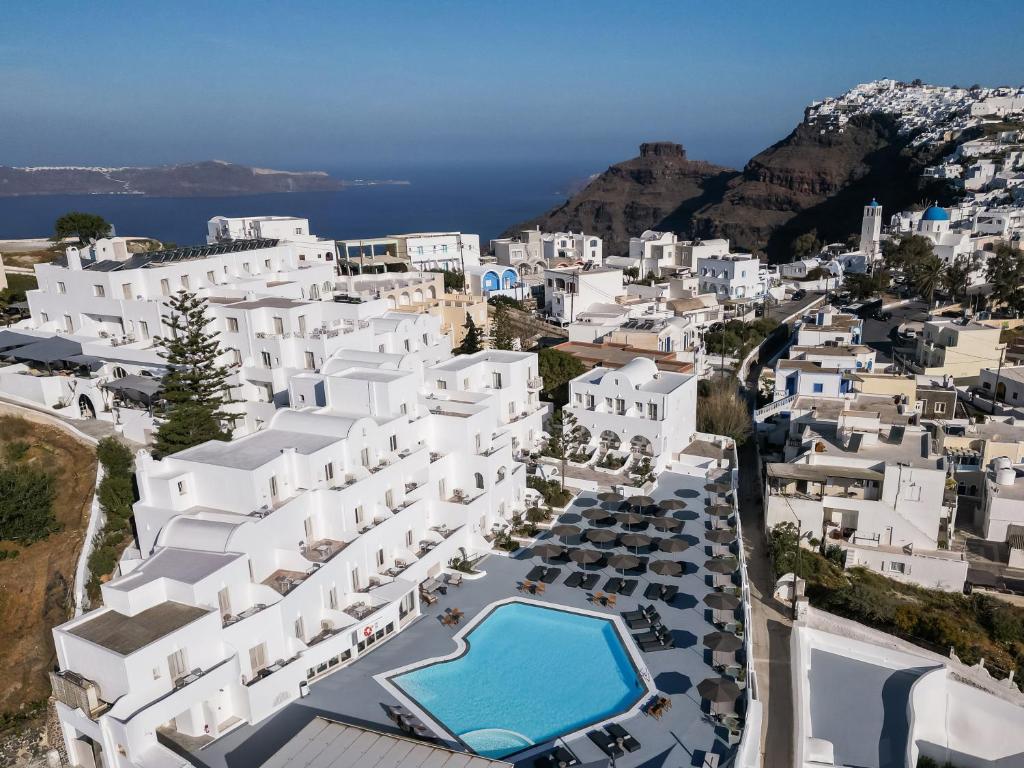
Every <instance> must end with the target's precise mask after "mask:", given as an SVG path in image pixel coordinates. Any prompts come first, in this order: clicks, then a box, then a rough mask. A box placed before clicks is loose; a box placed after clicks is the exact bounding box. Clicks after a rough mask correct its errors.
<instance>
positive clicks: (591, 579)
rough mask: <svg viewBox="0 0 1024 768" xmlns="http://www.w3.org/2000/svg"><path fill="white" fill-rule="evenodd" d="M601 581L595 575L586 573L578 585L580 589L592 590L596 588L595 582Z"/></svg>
mask: <svg viewBox="0 0 1024 768" xmlns="http://www.w3.org/2000/svg"><path fill="white" fill-rule="evenodd" d="M600 579H601V577H600V576H598V575H597V574H596V573H588V574H587V575H586V576H584V577H583V581H582V582H581V583H580V589H593V588H594V587H596V586H597V582H598V581H599V580H600Z"/></svg>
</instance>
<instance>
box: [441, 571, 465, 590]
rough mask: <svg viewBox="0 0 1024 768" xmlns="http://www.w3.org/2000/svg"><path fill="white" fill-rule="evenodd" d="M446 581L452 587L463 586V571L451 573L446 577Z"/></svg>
mask: <svg viewBox="0 0 1024 768" xmlns="http://www.w3.org/2000/svg"><path fill="white" fill-rule="evenodd" d="M445 583H446V584H448V586H450V587H461V586H462V574H461V573H449V574H448V575H447V576H446V577H445Z"/></svg>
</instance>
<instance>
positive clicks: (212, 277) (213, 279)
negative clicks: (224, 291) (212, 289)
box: [206, 270, 217, 285]
mask: <svg viewBox="0 0 1024 768" xmlns="http://www.w3.org/2000/svg"><path fill="white" fill-rule="evenodd" d="M206 282H208V283H210V284H211V285H216V284H217V276H216V275H215V274H214V272H213V270H210V271H209V272H207V273H206Z"/></svg>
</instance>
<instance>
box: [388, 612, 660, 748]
mask: <svg viewBox="0 0 1024 768" xmlns="http://www.w3.org/2000/svg"><path fill="white" fill-rule="evenodd" d="M463 639H464V640H465V641H466V644H467V646H468V648H467V649H466V650H465V652H464V653H463V654H462V655H460V656H459V657H458V658H455V659H450V660H448V661H439V662H431V663H429V664H428V665H426V666H422V667H419V668H417V669H413V670H410V671H407V672H403V673H400V674H396V675H394V676H392V677H390V678H388V679H389V681H390V682H391V683H392V684H393V685H395V686H397V687H398V688H399V689H400V690H401V691H402V692H403V693H405V694H406V695H407V696H409V697H410V698H411V699H413V700H414V701H415V702H416V703H417V704H419V706H420V707H422V708H423V709H424V710H426V711H427V712H429V713H430V715H431V716H432V717H433V718H434V719H435V720H437V721H438V722H439V723H440V724H441V725H443V726H444V727H445V728H447V729H448V730H449V731H450V732H451V733H452V734H453V735H455V736H457V737H458V738H459V739H460V740H461V741H462V742H463V743H465V744H466V746H468V747H469V748H470V749H472V750H473V751H474V752H476V753H477V754H480V755H484V756H486V757H493V758H501V757H505V756H506V755H510V754H512V753H513V752H518V751H520V750H522V749H525V748H527V747H529V746H532V745H533V744H539V743H541V742H544V741H548V740H550V739H553V738H555V737H556V736H560V735H562V734H565V733H570V732H572V731H576V730H579V729H581V728H583V727H585V726H587V725H589V724H591V723H595V722H598V721H600V720H605V719H608V718H610V717H614V716H615V715H617V714H619V713H621V712H624V711H626V710H627V709H629V708H630V707H632V706H633V705H634V704H635V703H636V702H637V701H639V700H640V698H641V697H643V695H644V694H645V693H646V691H647V687H646V686H645V685H644V683H643V681H642V680H641V677H640V673H639V672H638V670H637V668H636V666H635V665H634V663H633V660H632V659H631V658H630V656H629V653H628V652H627V651H626V649H625V647H624V645H623V641H622V638H621V637H620V635H619V632H618V630H617V629H616V628H615V625H614V624H613V623H612V622H611V621H610V620H609V619H605V618H601V617H598V616H589V615H585V614H581V613H575V612H571V611H565V610H559V609H556V608H548V607H544V606H539V605H533V604H528V603H522V602H511V603H506V604H504V605H500V606H498V607H497V608H494V609H493V610H492V611H491V612H490V613H489V614H487V615H486V616H485V618H483V619H482V620H481V621H480V622H479V623H478V624H477V625H476V626H475V627H473V628H472V629H471V630H470V631H469V632H468V633H467V634H466V635H465V637H464V638H463Z"/></svg>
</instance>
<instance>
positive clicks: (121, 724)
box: [53, 316, 542, 768]
mask: <svg viewBox="0 0 1024 768" xmlns="http://www.w3.org/2000/svg"><path fill="white" fill-rule="evenodd" d="M423 317H424V319H425V320H426V321H434V322H436V318H430V317H428V316H423ZM394 334H395V330H385V331H383V332H382V333H380V334H378V338H380V339H381V340H382V346H383V347H384V349H373V350H361V349H345V350H339V351H338V352H337V353H335V355H334V356H333V357H332V358H331V359H330V360H328V361H327V363H326V364H325V365H324V366H322V367H321V369H320V370H319V371H318V372H310V373H304V374H299V375H297V376H295V377H294V378H293V380H292V382H291V393H292V398H293V402H295V403H297V404H302V403H305V405H303V406H302V407H293V408H288V409H282V410H280V411H278V412H277V413H276V415H275V416H274V417H273V419H272V420H271V422H270V423H269V425H268V426H267V427H266V428H265V429H263V430H261V431H259V432H257V433H255V434H252V435H248V436H245V437H241V438H238V439H235V440H233V441H231V442H230V443H220V442H210V443H205V444H202V445H199V446H196V447H194V448H191V449H188V450H186V451H182V452H180V453H178V454H174V455H172V456H168V457H166V458H163V459H162V460H156V459H154V458H152V457H151V456H149V455H148V454H147V453H145V452H143V453H141V454H140V456H139V459H138V461H137V477H138V483H139V492H140V500H139V501H138V502H137V504H136V505H135V516H136V523H137V533H138V549H136V550H132V551H131V552H130V554H128V555H126V557H125V558H124V559H123V560H122V563H121V575H120V576H117V577H115V578H114V579H113V580H111V581H110V582H108V583H106V584H104V585H103V587H102V592H103V603H104V605H103V607H102V608H99V609H98V610H95V611H93V612H91V613H88V614H85V615H84V616H81V617H79V618H76V619H74V620H72V621H70V622H68V623H66V624H64V625H62V626H60V627H58V628H56V629H55V630H54V640H55V645H56V648H57V657H58V663H59V670H60V671H59V672H56V673H54V675H53V683H54V690H55V694H56V697H57V704H56V708H57V714H58V717H59V719H60V727H61V732H62V734H63V736H64V740H65V744H66V747H67V750H68V755H69V758H70V761H71V762H72V764H74V765H84V766H93V765H97V766H98V765H104V766H107V767H108V768H112V767H114V766H117V768H128V767H129V766H145V767H149V766H153V767H154V768H155V767H157V766H161V767H162V766H171V765H181V764H182V763H181V760H180V758H178V757H177V756H176V755H174V754H173V753H172V752H170V751H169V750H168V749H167V748H166V747H165V746H164V745H163V744H162V743H161V742H160V741H158V733H160V734H170V735H172V736H186V737H191V738H194V739H200V740H202V739H208V738H215V737H216V736H218V735H219V734H221V733H223V732H224V731H225V730H226V729H229V728H231V727H232V726H233V725H235V724H237V723H240V722H246V723H255V722H259V721H261V720H263V719H265V718H266V717H268V716H269V715H271V714H272V713H274V712H276V711H277V710H279V709H280V708H282V707H283V706H285V705H286V704H287V703H288V702H290V701H292V700H294V699H296V698H298V697H299V696H300V695H301V692H302V691H303V689H304V687H305V686H307V685H309V684H310V683H311V682H314V681H316V680H317V679H319V678H320V677H322V676H324V675H326V674H329V673H330V672H332V671H334V670H336V669H339V668H341V667H342V666H344V665H346V664H348V663H350V662H351V661H352V660H353V659H355V658H358V657H359V656H360V655H361V654H363V653H366V652H368V651H369V650H371V649H372V648H373V646H374V645H376V644H377V643H379V642H380V641H382V640H384V639H386V638H387V637H388V636H390V635H391V634H393V633H395V632H399V631H401V630H402V629H403V628H404V627H405V626H406V625H407V624H408V623H409V622H411V621H412V620H413V619H414V618H415V617H416V616H417V615H419V596H418V585H420V584H421V582H423V581H424V580H426V579H428V578H432V577H434V578H442V577H443V574H444V573H445V571H446V569H447V568H448V566H449V563H450V561H451V560H452V559H453V558H456V557H465V556H469V557H472V556H473V555H474V554H475V553H477V552H481V551H484V550H486V549H489V544H488V543H487V542H486V541H485V539H484V537H485V536H488V535H490V534H492V533H493V532H494V531H495V530H496V529H497V528H499V527H501V526H503V525H506V524H507V523H508V521H509V520H510V519H511V517H512V515H513V514H514V513H516V512H519V511H521V510H522V508H523V499H524V490H525V468H524V465H523V464H521V463H519V462H517V461H515V459H514V457H513V452H514V450H516V447H517V446H519V447H520V449H521V450H529V449H530V448H531V447H532V446H531V445H527V444H526V443H525V442H524V441H526V440H529V439H532V437H533V436H534V435H536V434H539V428H540V427H539V420H540V418H541V415H542V409H541V407H540V406H539V405H537V401H536V390H538V389H539V380H538V379H537V377H536V370H537V358H536V356H535V355H532V354H527V353H511V352H500V353H499V352H481V353H478V354H477V355H472V356H466V357H462V358H457V359H455V360H451V361H448V362H447V363H442V364H440V365H424V363H423V361H422V359H421V357H419V356H417V355H416V354H415V353H414V352H412V353H406V352H404V351H403V349H402V347H404V344H403V343H402V342H401V340H399V342H398V344H397V345H396V344H395V343H393V342H394V339H391V338H390V337H392V336H393V335H394ZM396 346H397V347H398V348H397V349H396ZM442 382H443V384H442ZM531 408H532V409H533V410H531ZM534 422H536V423H534Z"/></svg>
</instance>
